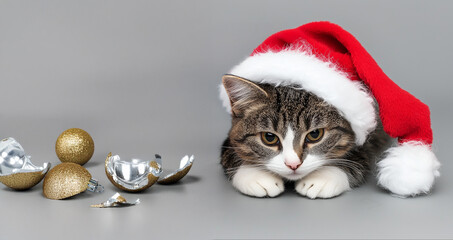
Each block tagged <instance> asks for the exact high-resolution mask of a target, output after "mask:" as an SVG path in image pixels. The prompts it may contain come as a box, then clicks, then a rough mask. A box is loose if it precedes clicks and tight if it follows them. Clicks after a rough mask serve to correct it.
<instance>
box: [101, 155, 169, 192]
mask: <svg viewBox="0 0 453 240" xmlns="http://www.w3.org/2000/svg"><path fill="white" fill-rule="evenodd" d="M161 173H162V162H161V157H160V156H159V155H158V154H156V155H155V160H152V161H151V160H140V159H132V160H131V161H124V160H121V159H120V156H118V155H115V156H112V153H109V154H108V156H107V158H106V159H105V174H106V175H107V178H108V179H109V180H110V182H112V184H113V185H115V186H116V187H117V188H119V189H121V190H124V191H127V192H140V191H143V190H145V189H147V188H149V187H151V186H152V185H153V184H154V183H156V182H157V180H158V179H159V176H160V174H161Z"/></svg>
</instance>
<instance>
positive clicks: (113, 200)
mask: <svg viewBox="0 0 453 240" xmlns="http://www.w3.org/2000/svg"><path fill="white" fill-rule="evenodd" d="M139 203H140V199H138V198H137V200H135V202H133V203H131V202H127V200H126V199H125V198H124V197H123V196H121V195H120V194H119V193H115V195H113V196H111V197H110V198H109V199H108V200H107V201H105V202H103V203H100V204H93V205H91V207H93V208H109V207H128V206H134V205H137V204H139Z"/></svg>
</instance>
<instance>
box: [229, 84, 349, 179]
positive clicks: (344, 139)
mask: <svg viewBox="0 0 453 240" xmlns="http://www.w3.org/2000/svg"><path fill="white" fill-rule="evenodd" d="M223 83H224V86H225V89H226V90H227V93H228V96H229V98H230V101H231V106H232V117H233V121H232V128H231V130H230V133H229V138H230V142H231V144H232V147H233V148H234V150H235V152H236V153H237V154H238V156H239V157H240V158H241V159H242V160H244V164H249V165H253V166H256V167H259V168H262V169H266V170H268V171H271V172H273V173H276V174H278V175H280V176H282V177H284V178H286V179H289V180H297V179H300V178H302V177H304V176H306V175H307V174H308V173H310V172H312V171H314V170H316V169H318V168H319V167H321V166H324V165H329V164H331V163H332V162H333V161H335V159H340V158H344V157H345V154H346V153H347V152H348V151H349V150H351V149H352V148H354V147H355V143H354V138H355V136H354V133H353V131H352V129H351V126H350V124H349V123H348V121H346V120H345V119H344V118H343V117H342V116H341V115H340V114H339V113H338V111H337V110H336V109H335V108H334V107H332V106H330V105H329V104H327V103H326V102H324V101H323V100H322V99H320V98H318V97H316V96H315V95H313V94H311V93H309V92H306V91H304V90H301V89H296V88H294V87H273V86H270V85H267V84H255V83H252V82H250V81H248V80H245V79H242V78H238V77H235V76H229V75H226V76H225V77H224V79H223Z"/></svg>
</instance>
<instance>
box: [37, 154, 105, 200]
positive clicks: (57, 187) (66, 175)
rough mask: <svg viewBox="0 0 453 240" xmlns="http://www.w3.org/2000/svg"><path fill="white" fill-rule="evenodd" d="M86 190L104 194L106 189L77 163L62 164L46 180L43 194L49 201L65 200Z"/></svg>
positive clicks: (51, 171)
mask: <svg viewBox="0 0 453 240" xmlns="http://www.w3.org/2000/svg"><path fill="white" fill-rule="evenodd" d="M85 190H88V191H91V192H103V191H104V187H102V186H101V185H99V184H98V182H97V181H96V180H94V179H92V178H91V174H90V172H88V170H86V169H85V168H84V167H82V166H80V165H79V164H75V163H69V162H68V163H60V164H58V165H57V166H55V167H54V168H52V169H51V170H50V171H49V173H47V175H46V177H45V178H44V185H43V192H44V196H46V198H49V199H65V198H68V197H72V196H74V195H77V194H79V193H82V192H84V191H85Z"/></svg>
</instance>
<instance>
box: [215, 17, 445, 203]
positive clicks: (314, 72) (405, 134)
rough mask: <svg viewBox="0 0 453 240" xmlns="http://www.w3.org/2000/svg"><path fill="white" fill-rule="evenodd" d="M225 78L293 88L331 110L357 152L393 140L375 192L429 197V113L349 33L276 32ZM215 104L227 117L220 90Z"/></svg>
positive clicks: (317, 26) (319, 28)
mask: <svg viewBox="0 0 453 240" xmlns="http://www.w3.org/2000/svg"><path fill="white" fill-rule="evenodd" d="M231 74H233V75H236V76H240V77H243V78H246V79H249V80H251V81H254V82H258V83H268V84H272V85H275V86H284V85H297V86H300V87H302V88H303V89H305V90H307V91H309V92H311V93H313V94H315V95H317V96H318V97H321V98H322V99H324V100H325V101H326V102H328V103H329V104H331V105H332V106H334V107H336V108H337V109H338V111H339V112H340V113H341V114H342V116H343V117H345V118H346V119H347V120H348V121H349V123H350V124H351V127H352V130H353V131H354V133H355V136H356V143H357V144H359V145H362V144H363V143H364V142H365V141H366V139H367V136H368V134H369V133H370V132H372V131H373V130H374V129H375V128H376V124H377V123H376V119H377V116H376V115H377V113H376V110H375V109H376V108H375V106H374V105H375V102H374V99H376V102H377V104H378V105H379V116H380V118H381V121H382V124H383V127H384V131H385V132H386V133H387V134H389V135H390V136H391V137H394V138H398V145H397V146H395V147H391V148H390V149H388V150H387V152H386V154H385V156H384V159H382V160H381V161H380V162H379V163H378V164H377V167H378V184H379V185H381V186H382V187H384V188H385V189H388V190H390V191H391V192H393V193H394V194H397V195H401V196H415V195H418V194H421V193H427V192H429V191H430V189H431V187H432V186H433V184H434V179H435V177H437V176H439V171H438V169H439V166H440V163H439V161H438V160H437V158H436V156H435V155H434V153H433V152H432V150H431V144H432V141H433V136H432V130H431V126H430V125H431V123H430V116H429V114H430V113H429V108H428V106H427V105H425V104H424V103H422V102H421V101H420V100H418V99H417V98H415V97H414V96H412V95H411V94H410V93H408V92H406V91H404V90H403V89H401V88H400V87H399V86H398V85H396V84H395V83H394V82H393V81H392V80H391V79H390V78H389V77H388V76H387V75H386V74H385V73H384V72H383V71H382V70H381V68H380V67H379V66H378V64H377V63H376V62H375V61H374V59H373V58H372V57H371V56H370V54H369V53H368V52H367V51H366V50H365V49H364V48H363V46H362V45H361V44H360V43H359V42H358V41H357V39H355V38H354V36H352V35H351V34H350V33H348V32H347V31H345V30H344V29H342V28H341V27H340V26H338V25H336V24H332V23H329V22H313V23H308V24H305V25H302V26H300V27H298V28H294V29H289V30H284V31H281V32H278V33H276V34H274V35H272V36H270V37H269V38H267V39H266V40H265V41H264V42H263V43H261V44H260V45H259V46H258V47H257V48H256V49H255V50H254V51H253V53H252V54H251V56H249V57H247V58H246V59H245V60H244V61H243V62H241V63H240V64H239V65H237V66H236V67H234V68H233V70H232V71H231ZM220 95H221V99H222V100H223V103H224V106H225V107H226V108H227V109H230V101H229V99H228V96H227V94H226V91H225V88H224V87H223V86H221V92H220Z"/></svg>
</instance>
